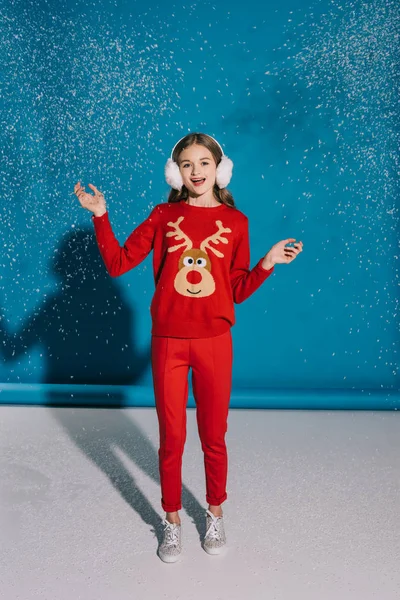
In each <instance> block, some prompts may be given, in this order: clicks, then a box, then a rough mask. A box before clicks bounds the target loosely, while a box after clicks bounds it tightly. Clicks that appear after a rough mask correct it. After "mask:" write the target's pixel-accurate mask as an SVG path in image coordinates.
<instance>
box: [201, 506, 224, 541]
mask: <svg viewBox="0 0 400 600" xmlns="http://www.w3.org/2000/svg"><path fill="white" fill-rule="evenodd" d="M210 512H211V511H210ZM207 514H209V515H210V517H211V523H210V526H209V528H208V529H207V533H206V535H205V537H210V538H211V539H213V540H217V539H218V538H219V537H220V535H221V533H220V531H219V528H218V525H219V519H221V518H222V517H216V516H214V515H213V514H210V513H209V512H207Z"/></svg>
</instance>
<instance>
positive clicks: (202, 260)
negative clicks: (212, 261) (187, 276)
mask: <svg viewBox="0 0 400 600" xmlns="http://www.w3.org/2000/svg"><path fill="white" fill-rule="evenodd" d="M196 265H197V266H198V267H205V266H206V259H205V258H198V259H197V260H196Z"/></svg>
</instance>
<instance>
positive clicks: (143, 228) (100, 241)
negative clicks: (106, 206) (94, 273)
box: [92, 207, 158, 277]
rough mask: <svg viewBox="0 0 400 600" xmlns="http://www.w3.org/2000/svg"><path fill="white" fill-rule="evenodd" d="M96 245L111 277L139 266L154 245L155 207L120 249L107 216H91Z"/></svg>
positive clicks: (156, 214) (156, 218) (156, 215)
mask: <svg viewBox="0 0 400 600" xmlns="http://www.w3.org/2000/svg"><path fill="white" fill-rule="evenodd" d="M92 220H93V225H94V230H95V234H96V240H97V245H98V247H99V250H100V254H101V256H102V259H103V261H104V264H105V267H106V269H107V271H108V273H109V275H111V277H119V276H120V275H123V274H124V273H126V272H127V271H129V270H130V269H133V268H134V267H136V266H137V265H138V264H140V263H141V262H142V261H143V260H144V259H145V258H146V256H147V255H148V254H149V253H150V251H151V250H152V248H153V245H154V234H155V231H156V226H157V222H158V211H157V207H154V208H153V210H152V211H151V213H150V214H149V215H148V217H147V218H146V219H145V221H143V223H141V224H140V225H138V227H136V229H134V231H132V233H131V234H130V236H129V237H128V239H127V240H126V242H125V244H124V245H123V246H122V247H121V246H120V245H119V243H118V240H117V239H116V237H115V235H114V233H113V230H112V228H111V223H110V219H109V215H108V211H107V212H106V213H104V215H102V216H101V217H96V216H95V215H93V216H92Z"/></svg>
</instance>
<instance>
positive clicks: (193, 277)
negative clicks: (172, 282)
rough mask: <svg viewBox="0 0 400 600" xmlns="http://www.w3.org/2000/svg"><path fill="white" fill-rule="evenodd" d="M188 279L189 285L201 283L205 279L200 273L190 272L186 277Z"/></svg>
mask: <svg viewBox="0 0 400 600" xmlns="http://www.w3.org/2000/svg"><path fill="white" fill-rule="evenodd" d="M186 279H187V281H188V282H189V283H200V281H201V280H202V279H203V278H202V276H201V274H200V273H199V272H198V271H189V273H188V274H187V275H186Z"/></svg>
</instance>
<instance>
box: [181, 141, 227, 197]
mask: <svg viewBox="0 0 400 600" xmlns="http://www.w3.org/2000/svg"><path fill="white" fill-rule="evenodd" d="M178 161H179V170H180V172H181V175H182V180H183V185H185V186H186V188H187V189H188V190H189V192H191V195H194V196H202V195H203V194H206V193H207V192H208V191H209V190H211V191H212V189H213V187H214V184H215V176H216V170H217V166H216V164H215V160H214V157H213V155H212V154H211V152H210V151H209V150H208V149H207V148H206V147H205V146H200V144H192V145H191V146H189V147H188V148H185V149H184V150H182V152H181V153H180V155H179V159H178ZM199 180H201V181H200V182H199V183H197V181H199Z"/></svg>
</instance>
